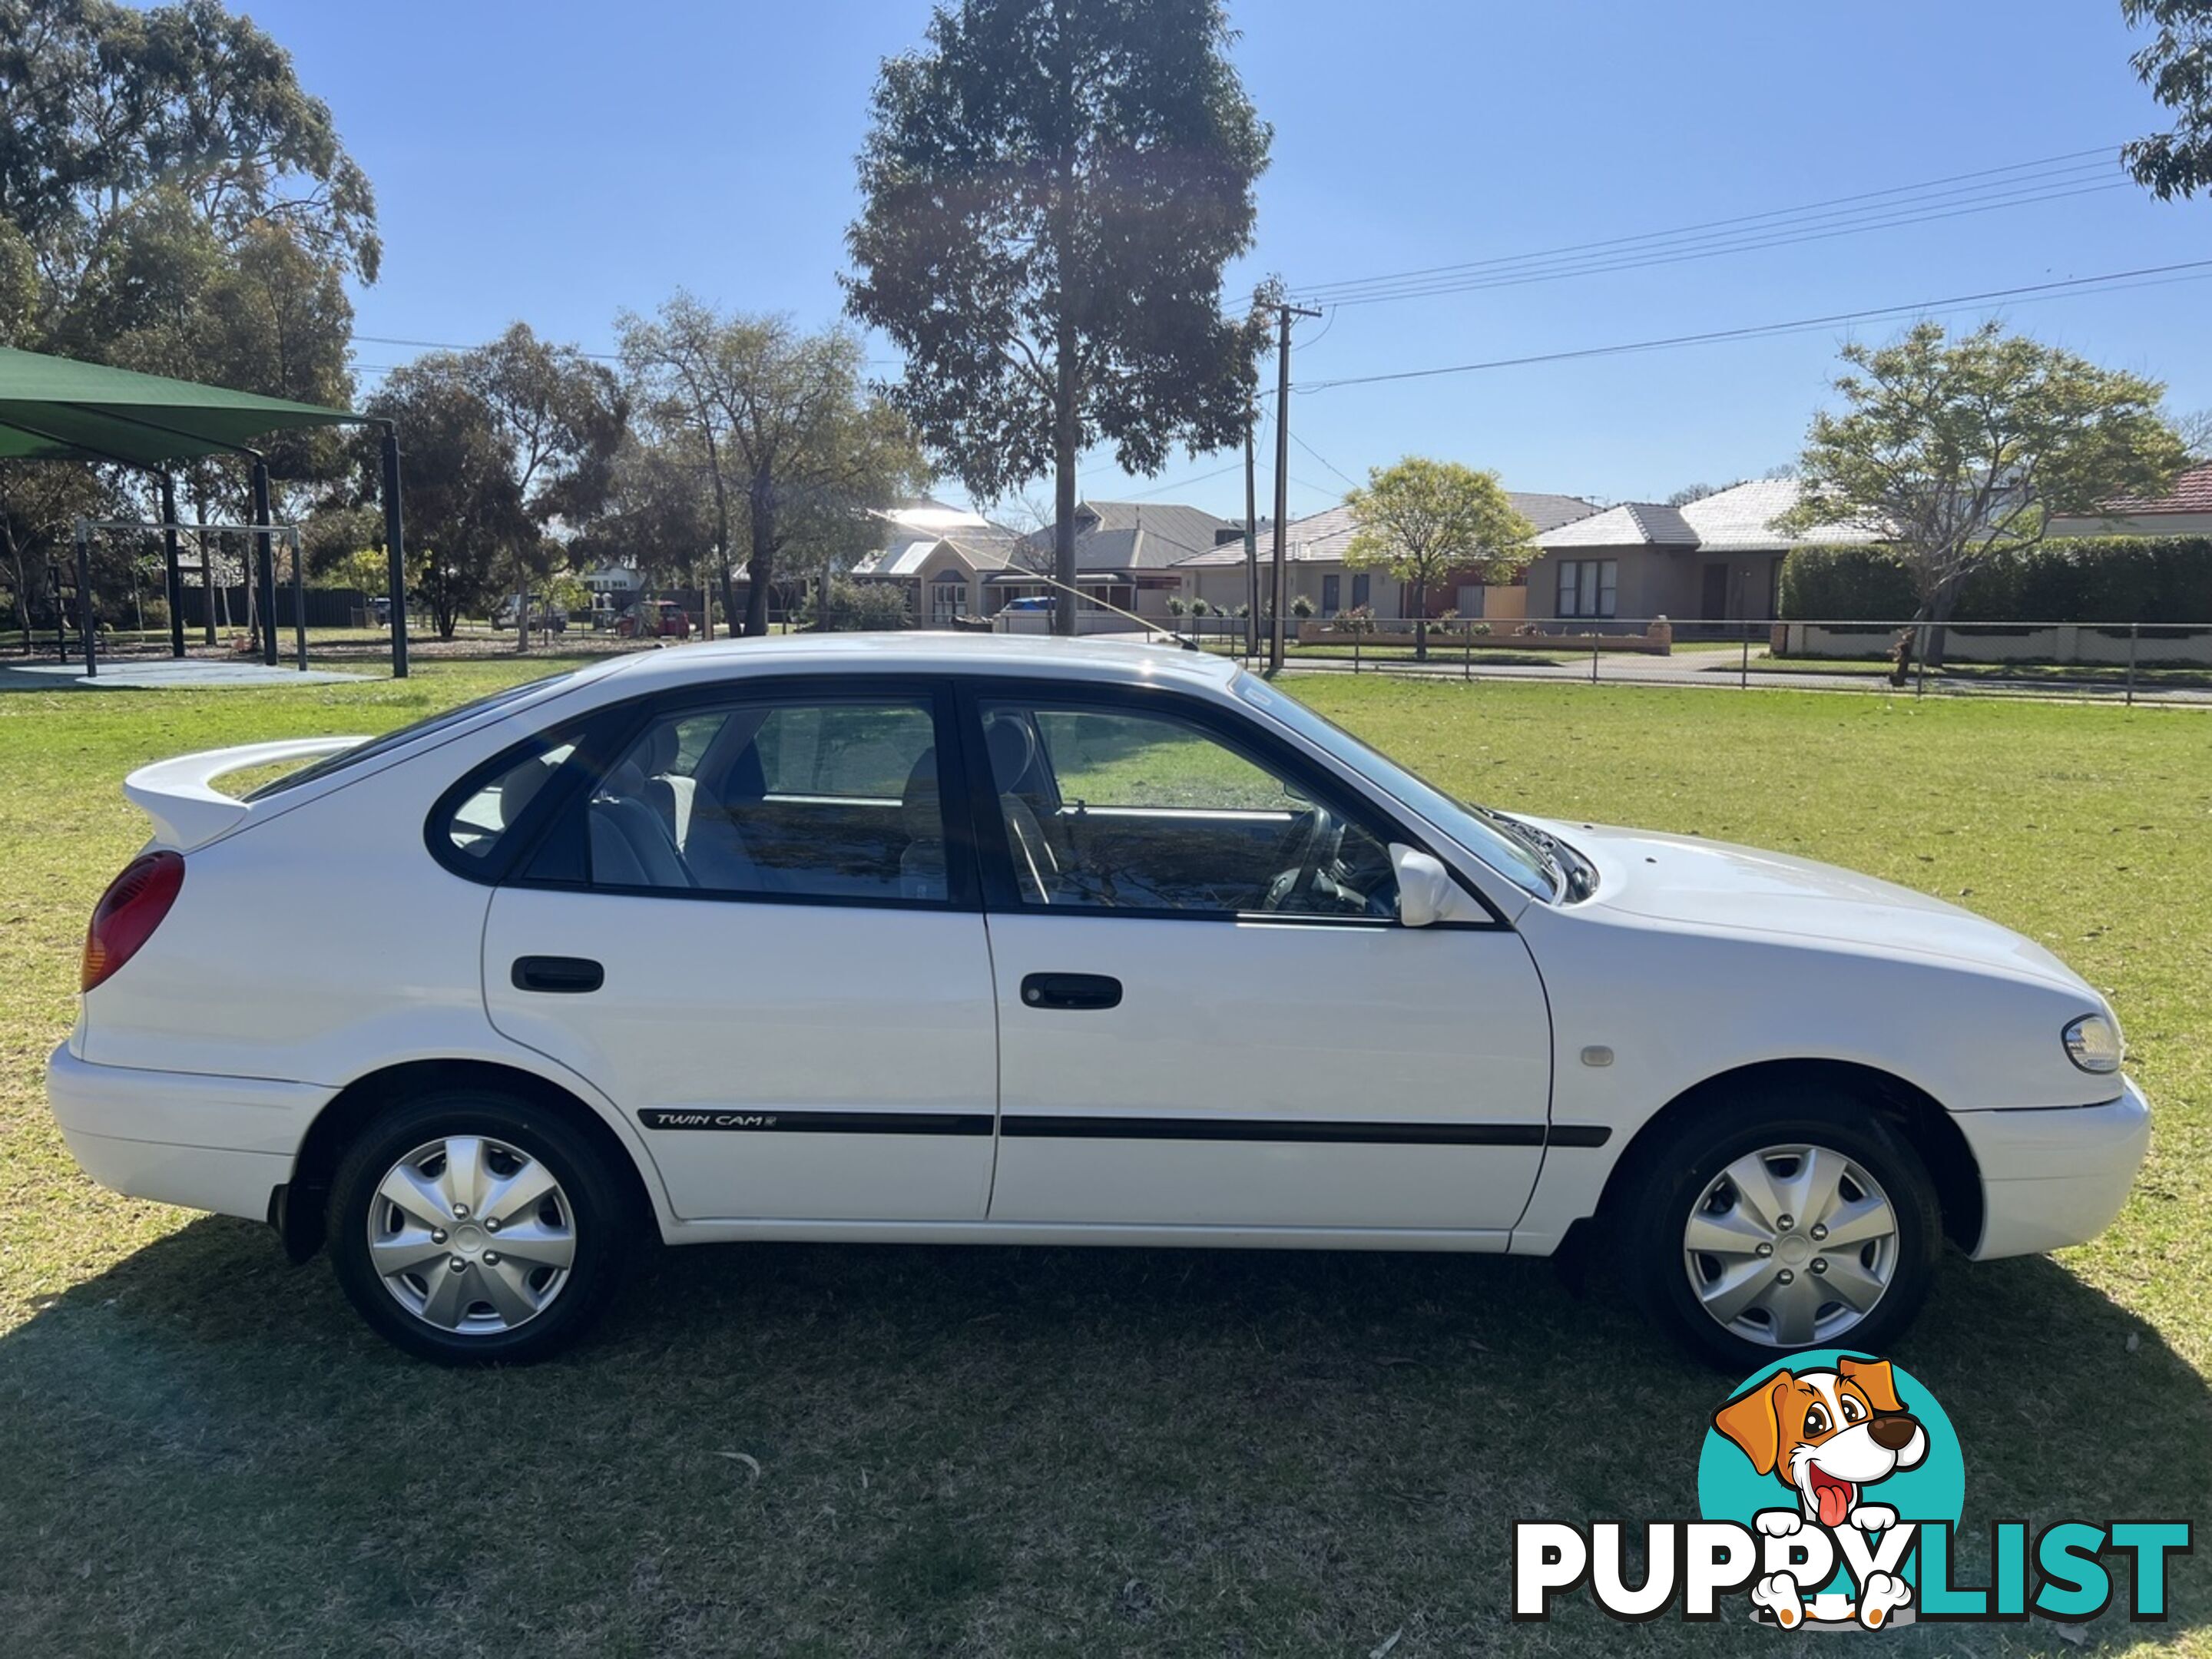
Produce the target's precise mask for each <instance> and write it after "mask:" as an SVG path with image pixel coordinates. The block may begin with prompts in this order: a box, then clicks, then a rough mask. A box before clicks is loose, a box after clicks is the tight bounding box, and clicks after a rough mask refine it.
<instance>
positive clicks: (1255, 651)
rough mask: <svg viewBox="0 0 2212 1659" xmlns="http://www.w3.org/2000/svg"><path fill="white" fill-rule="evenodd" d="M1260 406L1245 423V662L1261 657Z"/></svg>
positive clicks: (1256, 404) (1253, 408) (1255, 405)
mask: <svg viewBox="0 0 2212 1659" xmlns="http://www.w3.org/2000/svg"><path fill="white" fill-rule="evenodd" d="M1259 456H1260V405H1259V404H1258V403H1257V402H1256V401H1255V403H1254V404H1253V405H1252V414H1251V418H1250V419H1249V420H1248V421H1247V422H1245V423H1244V659H1245V660H1246V661H1247V662H1250V661H1252V660H1254V659H1256V658H1257V657H1258V656H1259V654H1260V492H1259V484H1258V477H1257V474H1258V472H1259V470H1260V469H1259Z"/></svg>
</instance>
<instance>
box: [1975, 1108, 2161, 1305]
mask: <svg viewBox="0 0 2212 1659" xmlns="http://www.w3.org/2000/svg"><path fill="white" fill-rule="evenodd" d="M2120 1090H2121V1092H2120V1097H2119V1098H2118V1100H2113V1101H2108V1102H2106V1103H2105V1104H2103V1105H2101V1106H2063V1107H2054V1108H2051V1109H2040V1110H2035V1109H2031V1110H2022V1111H1992V1112H1958V1113H1954V1115H1953V1116H1952V1119H1951V1121H1953V1122H1954V1123H1955V1124H1957V1125H1958V1126H1959V1129H1960V1133H1962V1134H1964V1135H1965V1136H1966V1145H1967V1146H1969V1147H1970V1148H1972V1152H1973V1154H1974V1161H1975V1163H1976V1164H1978V1165H1979V1166H1980V1168H1981V1172H1982V1236H1981V1237H1980V1239H1979V1240H1978V1242H1977V1243H1975V1246H1974V1249H1973V1258H1974V1260H1975V1261H1990V1260H1991V1259H1993V1258H1995V1257H1998V1256H2007V1255H2035V1254H2037V1253H2038V1252H2039V1251H2043V1250H2055V1249H2059V1248H2060V1247H2062V1246H2063V1245H2068V1244H2081V1243H2087V1241H2089V1240H2090V1239H2093V1238H2094V1237H2096V1236H2097V1235H2098V1234H2099V1233H2101V1232H2102V1231H2105V1229H2106V1227H2107V1226H2109V1225H2112V1218H2113V1217H2114V1216H2116V1215H2118V1213H2119V1212H2120V1206H2122V1205H2123V1204H2124V1203H2126V1202H2127V1198H2128V1190H2129V1188H2131V1187H2133V1186H2134V1185H2135V1179H2136V1170H2138V1169H2140V1168H2141V1167H2142V1161H2143V1153H2144V1152H2146V1151H2147V1150H2148V1148H2149V1146H2150V1103H2148V1101H2146V1100H2145V1099H2144V1098H2143V1097H2142V1091H2141V1090H2139V1089H2137V1088H2136V1085H2134V1083H2132V1082H2131V1081H2130V1080H2128V1079H2125V1078H2123V1079H2121V1080H2120Z"/></svg>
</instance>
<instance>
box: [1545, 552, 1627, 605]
mask: <svg viewBox="0 0 2212 1659" xmlns="http://www.w3.org/2000/svg"><path fill="white" fill-rule="evenodd" d="M1619 588H1620V561H1619V560H1618V559H1562V560H1561V561H1560V562H1559V606H1558V609H1557V610H1556V611H1554V612H1553V614H1554V615H1555V616H1561V617H1610V616H1612V615H1613V604H1614V599H1615V597H1616V594H1617V592H1618V590H1619Z"/></svg>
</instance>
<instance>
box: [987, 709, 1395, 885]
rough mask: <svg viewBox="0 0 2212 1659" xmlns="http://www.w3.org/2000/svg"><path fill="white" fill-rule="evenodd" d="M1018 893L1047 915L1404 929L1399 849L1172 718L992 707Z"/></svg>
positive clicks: (997, 785)
mask: <svg viewBox="0 0 2212 1659" xmlns="http://www.w3.org/2000/svg"><path fill="white" fill-rule="evenodd" d="M982 717H983V737H984V747H985V750H986V752H987V756H988V757H989V760H990V767H991V776H992V783H993V787H994V790H995V792H996V793H997V796H998V802H997V805H998V810H999V815H1000V821H1001V823H1003V824H1004V826H1005V830H1006V847H1007V852H1008V855H1009V857H1010V858H1011V859H1012V864H1013V873H1014V883H1015V886H1016V889H1017V890H1018V894H1019V896H1020V898H1021V900H1022V902H1023V903H1024V905H1026V906H1030V907H1033V908H1055V907H1066V908H1077V909H1086V910H1097V909H1107V910H1126V911H1132V912H1155V913H1157V912H1162V911H1166V912H1177V913H1183V914H1188V915H1224V916H1226V915H1248V914H1275V915H1299V916H1354V917H1362V916H1364V917H1370V918H1376V919H1382V920H1389V919H1392V918H1395V915H1397V898H1398V888H1397V880H1396V877H1395V873H1394V872H1393V871H1392V868H1391V864H1390V854H1389V848H1388V846H1387V845H1386V844H1385V843H1384V842H1383V840H1382V839H1381V838H1380V837H1378V836H1376V835H1375V834H1373V833H1372V832H1370V830H1369V829H1367V828H1366V827H1365V826H1364V825H1362V824H1359V823H1354V822H1352V820H1350V819H1348V818H1346V817H1343V816H1341V815H1340V814H1339V813H1337V812H1336V811H1333V810H1331V809H1330V808H1328V807H1327V806H1324V805H1322V804H1320V803H1319V802H1316V801H1314V800H1312V799H1308V798H1307V797H1306V796H1305V795H1304V794H1302V793H1300V792H1299V791H1298V790H1297V788H1296V787H1294V786H1293V785H1292V784H1291V783H1290V782H1289V781H1286V780H1285V778H1284V776H1283V775H1280V774H1279V773H1278V772H1276V771H1275V770H1274V769H1272V768H1271V767H1269V766H1267V765H1266V764H1263V763H1261V762H1259V761H1256V760H1255V759H1253V758H1252V757H1249V756H1248V755H1246V754H1245V753H1243V752H1242V751H1241V750H1237V749H1235V748H1232V747H1231V746H1230V745H1229V744H1226V743H1225V742H1224V741H1222V740H1221V739H1220V738H1218V737H1216V736H1214V735H1213V734H1212V733H1211V732H1207V731H1206V730H1205V729H1203V728H1202V727H1200V726H1196V725H1194V724H1191V723H1189V722H1187V721H1185V720H1181V719H1179V718H1176V717H1175V716H1173V715H1167V714H1149V713H1141V714H1140V713H1134V712H1130V711H1127V710H1123V709H1119V708H1083V707H1074V706H1054V705H1050V704H1042V703H1027V702H995V701H994V702H985V703H984V704H983V705H982Z"/></svg>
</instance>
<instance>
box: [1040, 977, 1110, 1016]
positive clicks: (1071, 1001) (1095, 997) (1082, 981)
mask: <svg viewBox="0 0 2212 1659" xmlns="http://www.w3.org/2000/svg"><path fill="white" fill-rule="evenodd" d="M1022 1001H1023V1002H1024V1003H1025V1004H1026V1005H1027V1006H1030V1007H1031V1008H1073V1009H1090V1008H1115V1007H1119V1006H1121V981H1120V980H1118V979H1114V978H1110V977H1109V976H1108V975H1104V974H1030V975H1024V978H1023V980H1022Z"/></svg>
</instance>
